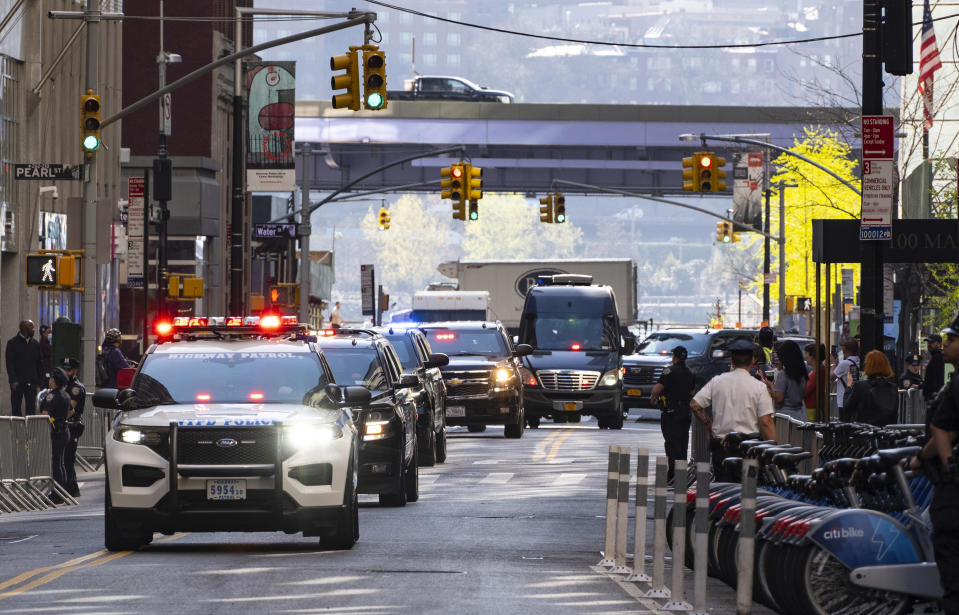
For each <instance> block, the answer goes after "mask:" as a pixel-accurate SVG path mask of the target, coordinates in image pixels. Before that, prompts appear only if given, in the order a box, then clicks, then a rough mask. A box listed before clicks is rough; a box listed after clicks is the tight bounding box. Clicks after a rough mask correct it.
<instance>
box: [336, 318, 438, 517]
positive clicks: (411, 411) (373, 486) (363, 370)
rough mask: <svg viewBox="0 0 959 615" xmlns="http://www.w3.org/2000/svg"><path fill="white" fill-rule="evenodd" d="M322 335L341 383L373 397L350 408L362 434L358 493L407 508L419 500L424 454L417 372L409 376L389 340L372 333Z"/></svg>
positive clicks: (352, 331) (355, 331)
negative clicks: (416, 392) (418, 435)
mask: <svg viewBox="0 0 959 615" xmlns="http://www.w3.org/2000/svg"><path fill="white" fill-rule="evenodd" d="M334 333H335V334H334V335H327V336H322V337H319V338H318V340H317V345H318V346H319V347H320V349H322V351H323V354H324V356H325V357H326V360H327V363H328V364H329V366H330V370H332V372H333V377H334V379H335V380H336V383H337V384H339V385H340V386H354V385H355V386H363V387H366V388H367V389H368V390H369V391H370V393H371V398H370V400H369V402H368V403H367V404H364V405H362V406H359V405H357V406H351V408H352V410H353V422H354V423H356V425H357V428H358V430H359V434H360V450H359V482H358V486H357V490H358V492H359V493H375V494H377V495H379V500H380V504H383V505H384V506H405V505H406V503H407V502H415V501H416V500H417V499H419V469H418V465H419V463H418V456H419V450H418V446H417V442H416V402H415V401H414V399H413V394H412V392H411V391H410V389H411V388H413V387H416V386H418V385H419V383H420V380H419V378H418V377H417V376H416V375H415V374H404V373H403V369H402V367H401V366H400V360H399V357H397V356H396V351H395V350H394V349H393V346H392V345H391V344H390V342H389V341H388V340H387V339H386V338H385V337H383V336H382V335H380V334H379V333H377V332H375V331H373V330H370V329H347V328H342V329H339V330H337V331H335V332H334Z"/></svg>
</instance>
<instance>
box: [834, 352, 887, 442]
mask: <svg viewBox="0 0 959 615" xmlns="http://www.w3.org/2000/svg"><path fill="white" fill-rule="evenodd" d="M864 371H865V372H866V380H860V381H858V382H853V380H852V374H846V391H845V396H846V397H845V399H844V400H843V409H844V411H845V413H846V416H847V417H848V420H850V421H858V422H861V423H869V424H870V425H876V426H877V427H885V426H886V425H889V424H890V423H895V422H896V419H897V418H898V415H899V387H898V386H896V381H895V379H894V373H893V371H892V366H890V365H889V359H887V358H886V355H885V353H883V352H882V351H881V350H870V351H869V352H868V353H867V354H866V365H865V368H864Z"/></svg>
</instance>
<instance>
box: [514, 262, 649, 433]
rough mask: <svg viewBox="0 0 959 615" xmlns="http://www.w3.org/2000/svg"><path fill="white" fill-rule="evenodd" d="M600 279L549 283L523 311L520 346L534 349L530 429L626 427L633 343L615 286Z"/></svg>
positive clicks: (526, 385)
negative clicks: (626, 372)
mask: <svg viewBox="0 0 959 615" xmlns="http://www.w3.org/2000/svg"><path fill="white" fill-rule="evenodd" d="M592 280H593V279H592V276H586V275H571V274H564V275H554V276H546V277H544V278H542V279H541V280H539V281H538V283H537V284H536V285H535V286H532V287H530V290H529V292H528V293H527V294H526V302H525V303H524V304H523V316H522V319H521V320H520V329H519V342H520V343H521V344H529V345H530V346H532V347H533V353H532V354H531V355H528V356H525V357H523V368H522V370H521V371H522V375H523V390H524V393H523V397H524V401H525V406H526V422H527V423H528V424H529V426H530V427H532V428H536V427H539V422H540V419H541V418H544V417H551V418H552V419H553V420H554V421H555V422H557V423H565V422H573V423H576V422H579V420H580V418H581V417H582V416H584V415H591V416H595V417H596V420H597V422H598V423H599V427H600V429H621V428H622V427H623V404H622V388H623V377H622V367H623V365H622V356H623V354H631V353H632V351H633V343H634V342H633V338H632V336H626V338H625V340H626V341H625V342H622V341H621V338H622V332H621V329H620V324H619V314H617V312H616V300H615V297H614V295H613V289H612V288H611V287H609V286H594V285H593V284H592Z"/></svg>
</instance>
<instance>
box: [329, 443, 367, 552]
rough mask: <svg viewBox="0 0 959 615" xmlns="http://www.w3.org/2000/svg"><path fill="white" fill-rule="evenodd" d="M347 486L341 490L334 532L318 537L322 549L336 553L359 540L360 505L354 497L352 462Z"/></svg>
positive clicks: (350, 546)
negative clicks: (338, 514)
mask: <svg viewBox="0 0 959 615" xmlns="http://www.w3.org/2000/svg"><path fill="white" fill-rule="evenodd" d="M347 476H348V477H349V480H348V484H347V486H346V487H345V488H344V489H343V504H344V508H343V512H341V513H340V517H339V519H337V521H336V530H334V531H333V533H332V534H328V535H326V536H322V537H320V545H321V546H322V547H323V548H324V549H333V550H337V551H341V550H346V549H352V548H353V545H355V544H356V541H357V540H358V539H359V538H360V503H359V500H358V498H357V495H356V483H355V481H354V480H353V461H352V460H351V461H350V469H349V472H348V473H347Z"/></svg>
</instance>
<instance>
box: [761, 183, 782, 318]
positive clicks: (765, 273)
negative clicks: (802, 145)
mask: <svg viewBox="0 0 959 615" xmlns="http://www.w3.org/2000/svg"><path fill="white" fill-rule="evenodd" d="M764 181H765V182H766V214H765V221H764V222H763V230H765V231H766V238H765V240H764V241H763V326H764V327H767V326H769V233H771V232H772V229H771V228H769V197H770V194H771V193H772V189H771V188H770V187H769V178H768V177H765V178H764ZM781 238H782V237H781V236H780V239H781Z"/></svg>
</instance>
